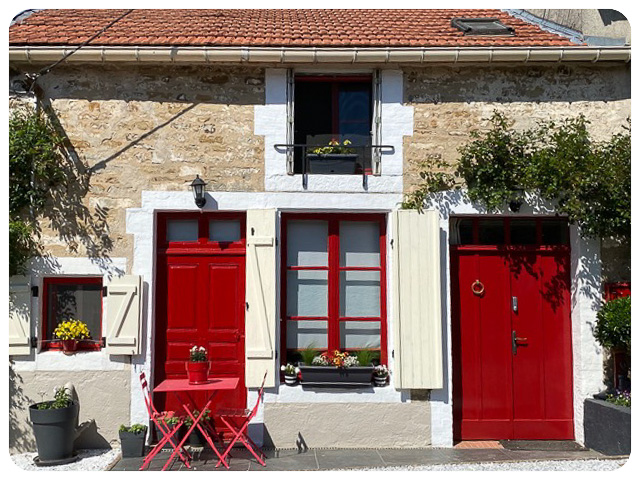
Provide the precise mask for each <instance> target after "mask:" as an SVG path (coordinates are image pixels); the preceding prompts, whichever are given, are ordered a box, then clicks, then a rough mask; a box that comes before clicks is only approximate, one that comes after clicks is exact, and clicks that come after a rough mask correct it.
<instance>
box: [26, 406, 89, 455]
mask: <svg viewBox="0 0 640 480" xmlns="http://www.w3.org/2000/svg"><path fill="white" fill-rule="evenodd" d="M44 403H50V402H44ZM38 405H39V403H36V404H34V405H31V406H30V407H29V418H30V420H31V423H32V424H33V434H34V435H35V437H36V446H37V448H38V460H39V462H40V463H42V464H46V463H50V462H58V461H61V460H65V459H71V458H72V457H73V456H74V454H73V444H74V442H75V440H76V426H77V425H78V412H79V410H80V408H79V406H78V404H77V403H76V402H74V403H73V404H71V405H70V406H69V407H66V408H57V409H49V410H38Z"/></svg>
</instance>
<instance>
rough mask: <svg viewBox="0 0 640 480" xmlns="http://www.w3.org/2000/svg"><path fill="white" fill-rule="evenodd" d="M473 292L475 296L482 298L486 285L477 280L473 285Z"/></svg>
mask: <svg viewBox="0 0 640 480" xmlns="http://www.w3.org/2000/svg"><path fill="white" fill-rule="evenodd" d="M471 291H472V292H473V294H474V295H477V296H479V297H480V296H481V295H482V294H483V293H484V285H483V284H482V282H481V281H480V280H476V281H475V282H473V283H472V284H471Z"/></svg>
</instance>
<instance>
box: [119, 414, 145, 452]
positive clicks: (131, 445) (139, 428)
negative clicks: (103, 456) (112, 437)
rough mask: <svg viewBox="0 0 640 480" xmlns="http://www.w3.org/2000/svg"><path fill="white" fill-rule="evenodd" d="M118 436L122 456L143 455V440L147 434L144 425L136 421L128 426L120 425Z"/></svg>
mask: <svg viewBox="0 0 640 480" xmlns="http://www.w3.org/2000/svg"><path fill="white" fill-rule="evenodd" d="M118 436H119V437H120V447H121V448H122V456H123V457H125V458H129V457H142V456H144V440H145V437H146V436H147V427H146V425H142V424H140V423H136V424H134V425H131V426H130V427H126V426H124V425H120V429H119V430H118Z"/></svg>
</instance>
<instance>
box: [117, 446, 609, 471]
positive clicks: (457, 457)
mask: <svg viewBox="0 0 640 480" xmlns="http://www.w3.org/2000/svg"><path fill="white" fill-rule="evenodd" d="M264 453H265V455H266V456H267V459H266V463H267V466H266V467H262V466H261V465H259V464H258V463H257V462H256V461H255V459H253V458H252V457H251V455H250V454H249V453H248V452H247V451H246V450H245V449H243V448H234V449H233V450H232V455H233V456H232V458H231V461H230V463H229V465H230V467H231V470H236V471H237V470H252V471H253V470H258V471H259V470H268V471H292V470H338V469H363V468H379V467H387V466H396V467H402V466H409V465H442V464H464V463H485V462H500V463H504V462H524V461H527V462H530V461H545V460H587V459H596V460H599V459H608V458H620V457H610V456H607V455H603V454H601V453H598V452H595V451H593V450H578V451H576V450H570V451H557V450H556V451H544V450H536V451H532V450H527V451H524V450H509V449H506V448H467V449H465V448H378V449H375V448H371V449H320V448H318V449H310V450H307V451H304V452H299V451H298V450H295V449H279V450H273V449H272V450H265V452H264ZM167 458H168V454H163V455H158V458H157V459H154V460H153V462H152V464H151V468H150V470H160V469H161V468H162V466H163V465H164V462H166V459H167ZM162 459H164V461H162ZM216 461H217V458H215V456H214V455H213V452H211V451H210V450H209V449H205V450H204V451H203V452H202V454H201V455H200V458H199V459H198V460H195V461H194V462H193V470H194V471H202V470H208V471H211V470H216V468H215V465H216ZM141 464H142V459H141V458H125V459H122V460H120V462H118V464H116V465H115V466H114V467H113V469H112V470H115V471H122V470H137V469H138V468H140V465H141ZM171 469H172V470H182V471H184V470H186V468H184V466H183V465H182V464H181V463H180V461H177V462H174V464H173V466H172V468H171ZM217 470H224V468H219V469H217Z"/></svg>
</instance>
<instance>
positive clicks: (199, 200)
mask: <svg viewBox="0 0 640 480" xmlns="http://www.w3.org/2000/svg"><path fill="white" fill-rule="evenodd" d="M205 185H206V183H205V181H204V180H202V179H201V178H200V175H196V178H194V179H193V182H191V185H190V186H191V190H193V198H194V199H195V200H196V206H197V207H198V208H202V207H204V205H205V203H207V199H206V198H205V196H204V187H205Z"/></svg>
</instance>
